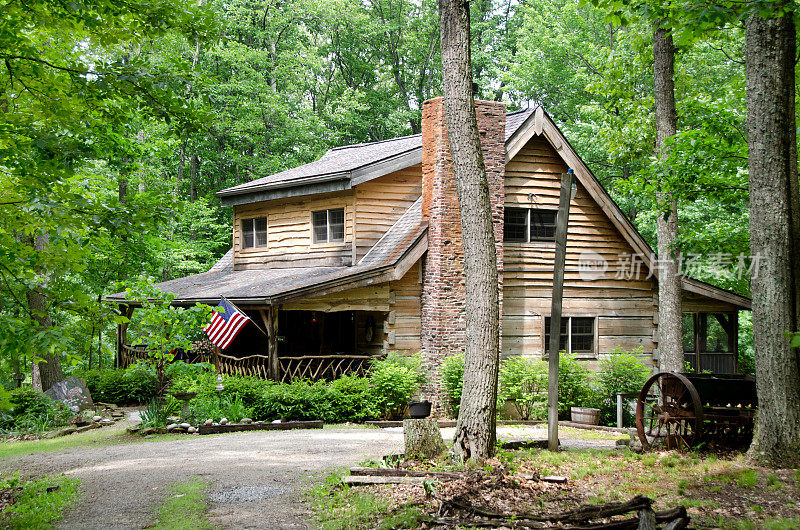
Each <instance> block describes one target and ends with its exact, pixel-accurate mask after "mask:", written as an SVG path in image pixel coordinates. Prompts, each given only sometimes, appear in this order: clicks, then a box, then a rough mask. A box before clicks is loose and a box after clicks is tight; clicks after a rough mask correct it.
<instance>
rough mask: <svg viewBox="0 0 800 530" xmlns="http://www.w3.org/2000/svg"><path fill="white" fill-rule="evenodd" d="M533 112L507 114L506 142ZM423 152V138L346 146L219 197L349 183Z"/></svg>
mask: <svg viewBox="0 0 800 530" xmlns="http://www.w3.org/2000/svg"><path fill="white" fill-rule="evenodd" d="M533 111H534V109H525V110H519V111H515V112H509V113H508V114H506V141H508V139H509V138H511V136H512V135H513V134H514V133H515V132H516V131H517V129H519V127H520V126H521V125H522V123H523V122H524V121H525V119H527V118H528V116H530V115H531V114H532V113H533ZM421 149H422V136H421V135H419V134H415V135H413V136H403V137H401V138H393V139H391V140H382V141H380V142H370V143H362V144H353V145H345V146H342V147H336V148H334V149H331V150H329V151H328V152H327V153H325V154H324V155H322V158H320V159H319V160H316V161H314V162H311V163H309V164H303V165H302V166H297V167H294V168H292V169H287V170H286V171H281V172H280V173H275V174H274V175H269V176H268V177H262V178H260V179H256V180H253V181H251V182H246V183H244V184H239V185H238V186H233V187H231V188H226V189H224V190H221V191H220V192H219V195H220V196H228V195H239V194H243V193H248V192H251V191H256V190H259V189H263V188H265V187H278V186H280V187H293V186H301V185H303V184H307V183H309V182H313V181H315V180H318V179H320V178H331V179H333V178H336V177H341V178H342V179H349V178H350V172H352V171H355V170H357V169H360V168H363V167H366V166H369V165H371V164H376V163H379V162H382V161H385V160H388V159H391V158H394V157H397V156H400V155H403V154H406V153H410V152H412V151H414V150H421Z"/></svg>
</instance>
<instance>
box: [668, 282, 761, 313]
mask: <svg viewBox="0 0 800 530" xmlns="http://www.w3.org/2000/svg"><path fill="white" fill-rule="evenodd" d="M681 288H682V289H684V290H686V291H689V292H691V293H695V294H699V295H702V296H706V297H708V298H713V299H714V300H719V301H720V302H726V303H729V304H731V305H734V306H736V307H737V308H739V309H746V310H748V311H751V310H752V309H753V302H752V300H750V299H749V298H747V297H746V296H742V295H740V294H736V293H734V292H733V291H728V290H727V289H723V288H721V287H717V286H716V285H711V284H710V283H706V282H704V281H700V280H696V279H694V278H690V277H688V276H683V277H682V278H681Z"/></svg>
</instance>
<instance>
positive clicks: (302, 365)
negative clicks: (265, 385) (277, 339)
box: [120, 344, 380, 382]
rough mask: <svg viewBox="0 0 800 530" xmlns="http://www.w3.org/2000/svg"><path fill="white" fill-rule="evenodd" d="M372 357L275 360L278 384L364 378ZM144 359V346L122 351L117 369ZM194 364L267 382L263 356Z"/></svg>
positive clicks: (206, 357)
mask: <svg viewBox="0 0 800 530" xmlns="http://www.w3.org/2000/svg"><path fill="white" fill-rule="evenodd" d="M379 357H380V356H375V355H347V354H344V355H301V356H297V357H279V358H278V368H279V374H280V375H279V377H278V380H279V381H282V382H290V381H292V380H293V379H311V380H312V381H318V380H320V379H327V380H332V379H336V378H337V377H341V376H342V375H352V374H357V375H364V374H365V373H366V371H367V370H368V369H369V367H370V365H371V364H372V362H373V361H374V360H375V359H378V358H379ZM147 358H148V355H147V347H146V346H130V345H128V344H125V345H123V347H122V356H121V359H120V360H121V363H122V366H121V368H127V367H128V366H130V365H132V364H134V363H136V362H138V361H141V360H145V359H147ZM190 358H191V356H190ZM193 361H194V362H207V363H211V364H213V365H214V368H215V369H216V370H217V372H219V373H221V374H226V375H239V376H250V377H261V378H263V379H269V378H270V373H269V357H268V356H266V355H258V354H254V355H248V356H245V357H233V356H231V355H226V354H224V353H222V352H217V353H215V354H207V353H203V354H200V355H197V356H196V357H194V359H193Z"/></svg>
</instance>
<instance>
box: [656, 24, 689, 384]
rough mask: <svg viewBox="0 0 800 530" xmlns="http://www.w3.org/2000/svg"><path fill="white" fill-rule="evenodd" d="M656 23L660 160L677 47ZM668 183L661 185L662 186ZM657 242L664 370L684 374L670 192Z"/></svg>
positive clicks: (671, 112)
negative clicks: (682, 372)
mask: <svg viewBox="0 0 800 530" xmlns="http://www.w3.org/2000/svg"><path fill="white" fill-rule="evenodd" d="M664 24H665V20H663V19H662V20H657V21H656V22H655V29H654V31H653V81H654V86H655V92H654V96H655V99H654V101H655V111H656V151H657V155H658V156H659V158H661V157H662V155H664V154H665V151H666V149H668V147H667V145H666V142H667V140H668V139H669V138H671V137H672V136H674V135H675V132H676V131H677V128H678V114H677V112H676V110H675V79H674V77H675V45H674V44H673V42H672V33H671V32H670V30H669V29H667V28H666V27H664ZM663 184H666V183H665V182H662V185H663ZM657 197H658V203H659V207H660V212H659V215H658V218H657V220H656V236H657V242H658V336H659V343H658V350H659V352H660V354H661V355H660V357H661V359H660V366H661V370H662V371H665V372H672V371H675V372H680V371H683V331H682V322H683V321H682V310H681V277H680V269H679V263H680V262H679V259H678V258H679V256H678V252H679V249H678V204H677V201H676V198H675V197H674V195H673V194H672V193H671V192H670V191H660V192H658V194H657Z"/></svg>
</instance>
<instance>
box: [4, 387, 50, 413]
mask: <svg viewBox="0 0 800 530" xmlns="http://www.w3.org/2000/svg"><path fill="white" fill-rule="evenodd" d="M9 401H10V402H11V414H12V415H13V416H24V415H26V414H27V415H37V414H44V413H46V412H48V411H49V410H50V409H51V407H52V404H53V401H52V400H51V399H50V398H49V397H47V396H46V395H45V394H43V393H41V392H38V391H36V390H34V389H32V388H29V387H21V388H15V389H14V390H12V391H11V397H10V398H9Z"/></svg>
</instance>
